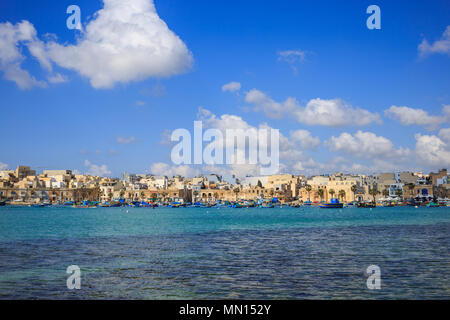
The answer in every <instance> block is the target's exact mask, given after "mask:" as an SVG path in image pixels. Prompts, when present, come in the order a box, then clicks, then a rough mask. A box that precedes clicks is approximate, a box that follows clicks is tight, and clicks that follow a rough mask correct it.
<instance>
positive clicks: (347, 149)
mask: <svg viewBox="0 0 450 320" xmlns="http://www.w3.org/2000/svg"><path fill="white" fill-rule="evenodd" d="M326 145H327V146H328V147H329V148H330V150H331V151H341V152H344V153H345V154H348V155H351V156H353V157H357V158H367V159H373V158H380V159H385V158H390V159H396V160H398V161H400V160H401V159H402V158H404V157H405V156H407V155H409V154H410V150H409V149H403V148H399V149H396V148H395V147H394V145H393V143H392V142H391V141H390V140H389V139H387V138H385V137H382V136H377V135H376V134H374V133H372V132H363V131H360V130H359V131H358V132H356V133H355V134H354V135H351V134H350V133H347V132H343V133H342V134H341V135H340V136H338V137H334V136H332V137H331V138H330V140H329V141H327V142H326Z"/></svg>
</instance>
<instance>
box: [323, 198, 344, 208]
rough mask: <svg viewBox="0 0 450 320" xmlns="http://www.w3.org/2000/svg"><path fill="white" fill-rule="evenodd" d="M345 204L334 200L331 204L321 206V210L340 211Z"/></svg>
mask: <svg viewBox="0 0 450 320" xmlns="http://www.w3.org/2000/svg"><path fill="white" fill-rule="evenodd" d="M343 207H344V204H343V203H340V202H339V200H338V199H336V198H332V199H331V200H330V202H329V203H323V204H321V205H319V208H322V209H340V208H343Z"/></svg>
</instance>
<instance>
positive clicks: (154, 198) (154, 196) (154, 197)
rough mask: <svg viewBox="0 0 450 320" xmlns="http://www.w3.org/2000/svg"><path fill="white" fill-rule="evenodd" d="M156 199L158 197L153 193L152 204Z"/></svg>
mask: <svg viewBox="0 0 450 320" xmlns="http://www.w3.org/2000/svg"><path fill="white" fill-rule="evenodd" d="M157 197H158V195H157V194H156V193H154V192H153V193H152V202H155V201H156V198H157Z"/></svg>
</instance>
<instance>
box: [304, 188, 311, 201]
mask: <svg viewBox="0 0 450 320" xmlns="http://www.w3.org/2000/svg"><path fill="white" fill-rule="evenodd" d="M305 189H306V191H307V192H308V201H311V200H310V195H311V190H312V187H311V186H310V185H309V184H307V185H306V186H305Z"/></svg>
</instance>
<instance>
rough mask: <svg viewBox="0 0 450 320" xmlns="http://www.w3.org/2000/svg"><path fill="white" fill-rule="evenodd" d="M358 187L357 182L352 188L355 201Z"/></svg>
mask: <svg viewBox="0 0 450 320" xmlns="http://www.w3.org/2000/svg"><path fill="white" fill-rule="evenodd" d="M357 189H358V187H357V186H356V184H354V185H352V187H351V188H350V190H352V192H353V201H355V200H356V190H357Z"/></svg>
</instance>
